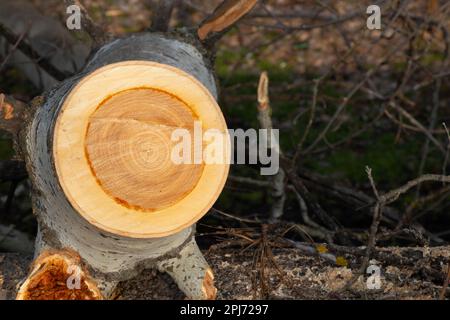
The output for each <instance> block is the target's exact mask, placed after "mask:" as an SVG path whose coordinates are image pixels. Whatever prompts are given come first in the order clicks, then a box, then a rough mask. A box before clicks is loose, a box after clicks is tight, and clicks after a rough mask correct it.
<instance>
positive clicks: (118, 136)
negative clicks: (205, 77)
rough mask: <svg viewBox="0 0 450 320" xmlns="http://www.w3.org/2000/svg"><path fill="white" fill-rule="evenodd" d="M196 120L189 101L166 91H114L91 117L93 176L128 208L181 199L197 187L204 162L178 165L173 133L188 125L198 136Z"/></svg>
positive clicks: (156, 206) (153, 206)
mask: <svg viewBox="0 0 450 320" xmlns="http://www.w3.org/2000/svg"><path fill="white" fill-rule="evenodd" d="M195 120H197V117H196V115H195V114H194V113H193V112H192V110H191V109H190V108H189V107H188V106H187V105H186V104H185V103H184V102H183V101H181V100H179V99H178V98H176V97H175V96H172V95H170V94H168V93H166V92H163V91H160V90H154V89H149V88H139V89H131V90H126V91H123V92H120V93H117V94H115V95H113V96H112V97H110V98H109V99H107V100H106V101H104V102H103V103H102V104H101V105H100V106H99V107H98V108H97V110H96V111H95V112H94V113H93V114H92V115H91V116H90V118H89V125H88V130H87V134H86V142H85V144H86V154H87V157H88V160H89V163H90V164H91V168H92V171H93V174H94V175H95V176H96V178H97V180H98V182H99V184H100V185H101V186H102V188H103V189H104V190H105V192H106V193H107V194H109V195H110V196H111V197H113V198H114V199H115V200H116V201H117V202H118V203H120V204H122V205H124V206H128V207H132V208H135V209H138V210H147V211H154V210H157V209H162V208H165V207H168V206H170V205H172V204H174V203H176V202H178V201H179V200H181V199H182V198H184V197H185V196H186V195H187V194H189V193H190V191H192V189H193V188H194V187H195V185H196V184H197V182H198V180H199V178H200V176H201V174H202V171H203V165H202V164H175V163H173V161H172V160H171V150H172V148H173V146H174V144H175V143H176V142H173V141H171V134H172V132H173V131H174V130H176V129H178V128H183V129H188V130H189V131H190V132H191V136H193V128H194V121H195ZM192 150H193V147H192Z"/></svg>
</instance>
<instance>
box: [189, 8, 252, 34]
mask: <svg viewBox="0 0 450 320" xmlns="http://www.w3.org/2000/svg"><path fill="white" fill-rule="evenodd" d="M257 2H258V0H224V1H223V2H222V3H221V4H220V5H219V6H218V7H217V8H216V9H215V10H214V12H213V13H212V14H211V15H210V16H209V17H208V18H206V19H205V20H204V21H203V22H202V23H201V24H200V26H199V28H198V30H197V34H198V37H199V39H200V40H201V41H205V40H206V39H207V38H211V37H212V36H216V37H217V38H220V35H221V33H224V32H225V31H226V30H227V29H228V28H230V27H231V26H232V25H233V24H235V23H236V22H237V21H238V20H239V19H241V18H242V17H243V16H244V15H246V14H247V13H248V12H249V11H250V10H251V9H252V8H253V7H254V6H255V5H256V3H257Z"/></svg>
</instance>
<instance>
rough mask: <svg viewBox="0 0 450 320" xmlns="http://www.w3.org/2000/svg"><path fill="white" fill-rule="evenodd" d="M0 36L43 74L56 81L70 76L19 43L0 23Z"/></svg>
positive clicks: (26, 45) (22, 42)
mask: <svg viewBox="0 0 450 320" xmlns="http://www.w3.org/2000/svg"><path fill="white" fill-rule="evenodd" d="M0 34H1V35H3V36H4V37H5V39H6V40H7V41H8V42H9V43H10V44H11V45H12V46H14V45H17V48H19V50H20V51H21V52H22V53H23V54H25V55H26V56H28V57H29V58H30V59H31V60H33V61H34V62H36V63H37V64H38V65H39V66H40V67H41V68H42V69H43V70H45V72H47V73H48V74H49V75H50V76H52V77H53V78H55V79H56V80H58V81H62V80H64V79H66V78H67V77H69V76H70V74H68V73H66V72H63V71H61V70H59V69H57V68H56V67H55V66H54V65H53V64H52V63H51V62H50V59H49V58H48V57H41V56H40V55H39V54H38V53H37V52H36V50H34V49H33V48H32V47H31V46H30V45H29V44H28V43H27V42H25V41H19V39H20V37H18V36H16V35H15V34H14V33H13V32H12V31H11V30H10V29H8V28H7V27H6V26H5V25H3V24H2V23H0Z"/></svg>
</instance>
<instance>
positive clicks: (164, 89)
mask: <svg viewBox="0 0 450 320" xmlns="http://www.w3.org/2000/svg"><path fill="white" fill-rule="evenodd" d="M196 128H197V129H196ZM198 128H200V130H201V131H202V132H206V131H208V130H210V129H211V130H216V132H218V133H219V134H220V135H221V139H220V140H221V141H223V143H222V144H221V145H220V148H221V149H222V150H220V154H221V155H222V158H221V159H220V161H216V162H215V163H213V164H211V163H207V162H204V160H203V159H204V158H203V151H204V150H203V149H205V148H206V146H207V145H208V143H211V142H205V141H204V140H203V139H202V138H203V136H202V132H200V133H199V135H200V136H196V132H197V131H196V130H198ZM181 131H183V132H185V133H187V141H188V142H187V144H186V145H188V146H189V148H186V150H183V153H184V152H189V155H188V157H189V159H190V160H191V161H187V162H183V163H179V162H176V161H174V158H173V153H174V150H176V148H175V147H176V146H177V145H178V146H179V145H180V144H183V143H184V140H185V139H184V137H181V136H180V135H174V133H175V132H178V133H180V132H181ZM174 136H175V137H176V138H174ZM195 138H199V139H200V141H198V140H195ZM198 142H199V143H198ZM213 142H214V143H216V142H215V141H213ZM196 145H197V147H196ZM205 145H206V146H205ZM198 146H200V151H199V152H200V158H195V153H196V152H197V151H196V150H198ZM196 148H197V149H196ZM229 155H230V142H229V136H228V131H227V127H226V123H225V120H224V118H223V115H222V113H221V110H220V108H219V106H218V105H217V103H216V101H215V99H214V97H213V96H212V95H211V93H210V92H209V90H208V89H206V88H205V87H204V86H203V85H202V84H201V83H200V82H199V81H198V80H197V79H196V78H194V77H193V76H191V75H189V74H187V73H185V72H184V71H182V70H181V69H178V68H175V67H172V66H168V65H165V64H160V63H156V62H149V61H126V62H119V63H113V64H109V65H106V66H104V67H101V68H99V69H97V70H95V71H94V72H92V73H91V74H89V75H87V76H86V77H84V78H83V79H82V80H81V81H80V82H79V83H78V84H77V85H76V86H75V87H74V88H73V89H72V90H71V92H70V93H69V95H68V96H67V98H66V99H65V101H64V103H63V104H62V107H61V110H60V112H59V115H58V118H57V120H56V125H55V129H54V137H53V156H54V161H55V168H56V171H57V174H58V180H59V182H60V184H61V186H62V188H63V190H64V193H65V195H66V197H67V199H68V200H69V201H70V203H71V204H72V206H73V207H74V208H75V209H76V210H77V212H78V213H80V214H81V215H82V216H83V217H84V218H85V219H86V220H87V221H88V222H89V223H91V224H93V225H95V226H97V227H98V228H100V229H103V230H105V231H108V232H110V233H113V234H117V235H121V236H126V237H132V238H156V237H163V236H167V235H171V234H174V233H176V232H179V231H181V230H183V229H185V228H187V227H189V226H191V225H193V224H194V223H195V222H196V221H197V220H198V219H200V218H201V217H202V216H203V215H204V214H205V213H206V212H207V211H208V210H209V209H210V208H211V206H212V205H213V203H214V202H215V201H216V199H217V197H218V196H219V194H220V192H221V191H222V189H223V186H224V184H225V181H226V177H227V174H228V169H229V161H228V158H229ZM183 157H184V154H183ZM196 159H197V160H198V159H200V161H195V160H196Z"/></svg>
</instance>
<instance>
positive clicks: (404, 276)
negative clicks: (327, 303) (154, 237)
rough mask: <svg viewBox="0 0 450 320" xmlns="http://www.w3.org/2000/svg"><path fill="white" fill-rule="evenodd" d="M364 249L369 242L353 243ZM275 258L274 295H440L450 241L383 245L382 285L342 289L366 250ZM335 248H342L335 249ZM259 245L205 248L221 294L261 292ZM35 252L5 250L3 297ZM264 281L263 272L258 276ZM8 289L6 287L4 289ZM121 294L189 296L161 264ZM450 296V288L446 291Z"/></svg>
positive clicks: (281, 252) (282, 252) (0, 257)
mask: <svg viewBox="0 0 450 320" xmlns="http://www.w3.org/2000/svg"><path fill="white" fill-rule="evenodd" d="M349 249H350V250H352V251H355V252H358V251H360V252H364V248H349ZM273 252H274V259H275V261H276V263H277V264H278V267H279V268H280V269H281V270H282V272H283V274H284V277H285V281H282V280H281V279H280V277H279V276H278V272H277V271H276V270H275V269H274V267H270V268H268V269H267V270H266V275H267V276H268V278H270V288H271V292H270V294H269V295H268V296H266V297H265V298H271V299H437V298H438V297H439V295H440V293H441V291H442V284H443V282H444V279H445V274H446V272H445V271H446V263H448V262H449V259H450V248H449V247H436V248H425V249H424V248H386V249H381V248H377V250H376V254H375V258H376V260H377V263H378V265H379V266H380V268H381V288H380V289H379V290H370V289H367V286H366V281H367V276H368V275H363V276H361V277H360V279H359V280H358V281H357V282H356V283H355V285H354V286H353V287H352V289H351V290H349V291H345V292H342V291H340V290H339V289H340V288H341V287H342V286H343V285H344V284H345V283H346V281H348V280H349V279H350V278H351V277H352V276H353V273H354V272H358V271H357V270H358V267H359V263H360V262H361V256H360V255H354V254H343V253H341V254H343V256H344V257H345V259H346V260H347V262H348V266H347V267H342V266H337V265H335V264H334V263H332V262H330V261H329V260H327V259H323V258H320V257H317V256H311V255H305V254H304V252H303V251H300V250H298V249H292V248H289V249H274V250H273ZM332 253H335V254H336V252H332ZM253 255H254V252H253V250H247V251H242V250H241V249H239V248H217V249H210V250H209V251H208V252H205V257H206V258H207V260H208V261H209V262H210V265H211V268H212V269H213V272H214V274H215V277H216V286H217V288H218V295H217V298H218V299H254V298H261V297H262V296H261V295H260V290H259V288H260V284H259V282H257V283H256V284H255V283H254V281H252V279H254V276H255V274H257V273H258V272H259V271H258V270H257V269H255V268H254V267H253ZM30 259H31V257H26V256H23V255H20V254H13V253H10V254H0V284H1V283H2V282H3V286H1V285H0V298H2V297H3V298H4V299H6V298H8V299H13V298H14V297H15V293H16V290H17V289H16V288H17V284H18V283H19V282H20V280H21V279H22V277H23V276H24V275H25V273H26V270H27V266H28V264H29V262H30ZM256 279H257V281H259V279H258V278H256ZM1 289H3V291H2V290H1ZM114 297H115V299H183V298H185V296H184V295H183V293H182V292H181V291H180V290H179V289H178V288H177V285H176V284H175V283H174V282H173V281H172V280H171V279H170V277H169V276H168V275H167V274H164V273H159V272H158V271H156V270H155V269H152V270H144V271H142V272H140V273H139V275H138V276H137V277H136V278H134V279H131V280H128V281H125V282H122V283H120V284H119V286H118V290H117V291H116V293H115V295H114ZM446 298H447V299H448V298H450V290H449V289H447V291H446Z"/></svg>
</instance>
